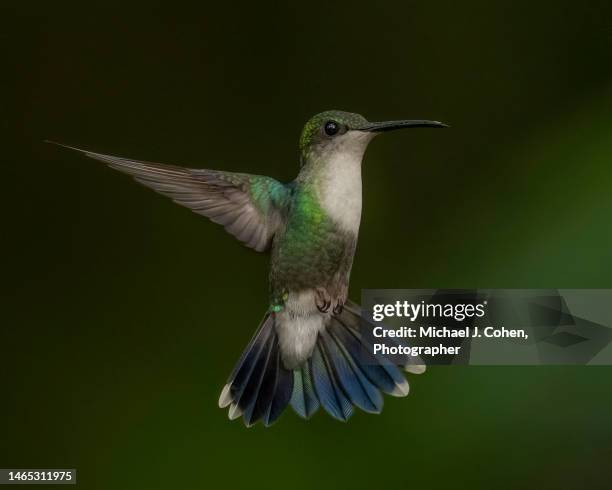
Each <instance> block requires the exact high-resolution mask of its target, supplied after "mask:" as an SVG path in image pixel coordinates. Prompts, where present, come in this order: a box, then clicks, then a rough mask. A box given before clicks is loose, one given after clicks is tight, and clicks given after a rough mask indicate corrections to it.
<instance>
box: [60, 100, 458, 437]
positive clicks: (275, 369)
mask: <svg viewBox="0 0 612 490" xmlns="http://www.w3.org/2000/svg"><path fill="white" fill-rule="evenodd" d="M415 127H432V128H442V127H446V125H445V124H443V123H440V122H437V121H424V120H403V121H386V122H369V121H367V120H366V119H365V118H364V117H362V116H360V115H358V114H352V113H348V112H343V111H327V112H322V113H321V114H317V115H316V116H314V117H313V118H311V119H310V120H309V121H308V122H307V123H306V125H305V126H304V129H303V131H302V134H301V137H300V141H299V151H300V170H299V174H298V176H297V177H296V179H295V180H293V181H292V182H290V183H288V184H283V183H281V182H279V181H277V180H275V179H273V178H270V177H264V176H260V175H250V174H244V173H233V172H225V171H219V170H206V169H190V168H183V167H178V166H173V165H163V164H158V163H150V162H143V161H137V160H129V159H126V158H120V157H114V156H110V155H103V154H100V153H94V152H91V151H87V150H81V149H78V148H73V147H67V148H70V149H73V150H77V151H79V152H81V153H83V154H84V155H86V156H88V157H90V158H93V159H96V160H100V161H102V162H104V163H106V164H107V165H108V166H109V167H111V168H114V169H116V170H119V171H121V172H124V173H126V174H129V175H131V176H132V177H133V178H134V179H135V180H136V181H138V182H140V183H141V184H143V185H145V186H147V187H150V188H151V189H154V190H156V191H158V192H160V193H161V194H164V195H166V196H168V197H170V198H171V199H172V200H173V201H174V202H176V203H178V204H181V205H183V206H186V207H188V208H190V209H192V210H193V211H195V212H196V213H198V214H201V215H203V216H206V217H208V218H210V219H211V220H212V221H214V222H215V223H219V224H221V225H223V226H224V227H225V229H226V230H227V231H228V232H229V233H231V234H232V235H234V236H235V237H236V238H238V240H240V241H242V242H243V243H244V244H245V245H246V246H248V247H251V248H253V249H255V250H256V251H258V252H270V254H271V262H270V276H269V284H270V289H269V294H270V295H269V305H268V309H267V311H266V313H265V315H264V318H263V320H262V321H261V323H260V325H259V328H258V329H257V331H256V333H255V335H254V336H253V338H252V339H251V341H250V342H249V344H248V345H247V347H246V349H245V350H244V352H243V353H242V356H241V357H240V359H239V360H238V363H237V364H236V366H235V367H234V370H233V371H232V373H231V375H230V376H229V379H228V380H227V383H226V384H225V386H224V387H223V390H222V392H221V396H220V398H219V406H220V407H222V408H224V407H228V406H229V418H230V419H232V420H233V419H236V418H238V417H240V416H242V417H243V419H244V422H245V424H246V425H247V426H251V425H253V424H255V423H256V422H257V421H258V420H262V421H263V423H264V425H266V426H268V425H270V424H272V423H273V422H274V421H275V420H276V419H277V418H278V417H279V416H280V415H281V413H282V412H283V410H284V409H285V408H286V407H287V405H289V404H290V405H291V406H292V407H293V409H294V410H295V412H296V413H297V414H298V415H300V416H301V417H304V418H309V417H310V416H311V415H312V414H313V413H315V412H316V411H317V410H318V408H319V407H320V406H323V408H324V409H325V410H326V411H327V412H328V413H329V414H330V415H332V416H333V417H334V418H336V419H339V420H342V421H346V420H348V418H349V417H350V416H351V414H352V413H353V409H354V406H356V407H359V408H361V409H362V410H364V411H366V412H370V413H380V411H381V410H382V406H383V398H382V394H381V392H384V393H387V394H390V395H393V396H405V395H407V394H408V382H407V380H406V379H405V377H404V375H403V374H402V372H401V370H400V367H403V368H404V369H405V370H406V371H407V372H412V373H421V372H423V371H424V370H425V367H424V366H423V365H422V364H415V363H414V361H410V360H408V359H406V362H405V363H403V364H402V365H401V366H399V367H398V366H397V365H396V364H394V363H392V362H391V361H390V360H389V359H387V358H385V357H383V356H378V355H374V354H373V351H372V349H371V345H369V340H368V337H367V336H366V335H365V330H364V328H365V327H364V326H363V323H362V321H361V312H360V307H359V306H358V305H357V304H355V303H353V302H352V301H350V300H349V299H348V287H349V276H350V272H351V267H352V264H353V257H354V254H355V248H356V245H357V235H358V232H359V224H360V220H361V162H362V158H363V155H364V152H365V150H366V147H367V146H368V143H369V142H370V141H371V140H372V139H373V138H374V137H375V136H376V135H378V134H380V133H381V132H385V131H391V130H395V129H400V128H415ZM56 144H57V143H56ZM61 146H65V145H61Z"/></svg>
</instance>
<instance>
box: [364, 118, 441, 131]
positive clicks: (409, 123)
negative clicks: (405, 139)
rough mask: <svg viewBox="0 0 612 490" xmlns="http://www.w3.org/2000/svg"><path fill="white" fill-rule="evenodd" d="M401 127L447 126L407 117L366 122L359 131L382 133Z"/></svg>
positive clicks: (437, 122)
mask: <svg viewBox="0 0 612 490" xmlns="http://www.w3.org/2000/svg"><path fill="white" fill-rule="evenodd" d="M403 128H448V126H447V125H446V124H444V123H441V122H439V121H426V120H423V119H409V120H404V121H382V122H368V123H366V124H364V125H363V126H361V127H360V128H357V129H359V131H370V132H372V133H382V132H383V131H393V130H395V129H403Z"/></svg>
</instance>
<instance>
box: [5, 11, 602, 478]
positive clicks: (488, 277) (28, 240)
mask: <svg viewBox="0 0 612 490" xmlns="http://www.w3.org/2000/svg"><path fill="white" fill-rule="evenodd" d="M0 18H1V19H2V21H1V22H2V24H3V26H2V29H0V41H1V44H2V50H3V52H4V54H3V55H2V60H3V65H4V66H3V76H2V79H1V80H0V84H1V89H2V96H0V103H1V106H0V109H1V112H2V114H3V115H2V116H0V129H1V130H2V133H3V135H4V136H5V137H6V140H5V142H4V143H3V147H4V148H3V150H4V151H3V156H2V162H1V164H2V172H3V175H4V182H5V185H4V186H3V189H2V193H1V196H2V201H3V202H2V204H3V209H4V213H3V216H4V218H3V226H2V240H1V243H2V247H3V253H2V256H3V258H4V260H3V267H2V271H3V272H2V279H3V280H2V285H3V293H2V312H3V315H2V324H1V329H0V380H1V387H2V395H1V396H2V403H1V404H0V417H1V419H2V421H3V430H2V435H1V437H0V466H2V467H4V468H77V471H78V479H79V486H80V487H81V488H87V489H108V488H113V489H158V488H159V489H170V488H181V489H194V488H205V487H207V486H210V487H214V486H223V487H228V488H241V487H247V486H248V487H249V488H264V487H265V488H284V489H296V490H297V489H302V488H304V489H306V488H308V489H312V488H318V489H327V488H354V489H366V488H383V487H384V486H388V485H393V484H397V485H400V486H401V488H408V487H409V486H412V485H416V484H424V485H428V486H432V487H446V488H448V487H451V486H452V487H467V486H468V485H469V486H470V487H471V488H491V487H503V486H507V487H516V486H519V485H520V487H521V488H585V487H587V486H590V487H591V488H599V487H605V486H606V485H607V484H609V478H610V476H612V475H611V473H612V471H611V470H610V465H609V462H610V458H611V457H612V420H611V418H610V413H611V409H612V389H611V387H612V385H611V380H610V378H611V375H612V368H596V367H588V368H587V367H537V368H536V367H534V368H519V367H508V368H502V367H481V368H475V367H448V366H441V367H435V368H432V369H430V370H429V371H428V372H427V373H426V374H425V375H423V376H421V377H418V378H415V377H412V378H411V381H412V386H411V394H410V396H409V397H408V398H406V399H392V398H387V399H386V407H385V410H384V411H383V413H382V415H380V416H372V415H367V414H363V413H357V414H356V415H355V416H354V417H353V419H352V420H351V421H350V422H349V423H348V424H342V423H338V422H335V421H333V420H332V419H331V418H330V417H329V416H327V415H326V414H324V413H318V414H317V415H316V416H315V417H314V418H313V419H312V420H310V421H309V422H304V421H303V420H301V419H299V418H298V417H297V416H296V415H294V414H293V413H292V412H291V411H290V410H288V411H287V412H286V413H285V414H284V415H283V417H282V418H281V419H280V420H279V422H278V423H277V424H276V425H274V426H273V427H272V428H270V429H267V430H265V429H264V428H263V427H261V426H256V427H254V428H251V429H248V430H247V429H246V428H245V427H244V426H243V425H242V424H241V423H240V422H233V423H232V422H230V421H229V420H227V414H226V411H225V410H220V409H218V408H217V399H218V395H219V391H220V389H221V387H222V386H223V384H224V382H225V379H226V377H227V375H228V374H229V372H230V370H231V368H232V367H233V365H234V363H235V361H236V360H237V358H238V356H239V355H240V353H241V352H242V349H243V348H244V346H245V345H246V343H247V341H248V340H249V338H250V336H251V334H252V333H253V331H254V329H255V328H256V326H257V324H258V322H259V320H260V318H261V316H262V314H263V312H264V310H265V308H266V306H267V304H266V301H267V276H266V274H267V269H266V268H267V257H266V256H263V255H258V254H256V253H255V252H253V251H251V250H249V249H246V248H244V247H243V246H241V245H240V244H239V243H238V242H237V241H236V240H235V239H234V238H232V237H231V236H229V235H228V234H226V233H225V232H224V231H223V230H222V229H221V228H219V227H218V226H217V225H214V224H212V223H210V222H208V221H206V220H205V219H203V218H202V217H199V216H197V215H195V214H192V213H191V212H190V211H188V210H186V209H184V208H181V207H179V206H176V205H174V204H172V203H171V202H170V201H169V200H168V199H166V198H164V197H162V196H159V195H157V194H155V193H153V192H152V191H150V190H147V189H145V188H143V187H140V186H138V185H137V184H135V183H134V182H133V181H131V180H130V179H129V178H127V177H126V176H124V175H121V174H119V173H117V172H114V171H112V170H110V169H107V168H105V167H104V166H103V165H101V164H99V163H98V162H94V161H91V160H88V159H86V158H84V157H82V156H80V155H79V154H77V153H73V152H70V151H68V150H63V149H61V148H57V147H52V146H50V145H45V144H43V143H42V141H43V140H44V139H52V140H57V141H61V142H64V143H66V144H71V145H75V146H80V147H84V148H88V149H91V150H94V151H100V152H104V153H110V154H114V155H121V156H128V157H132V158H136V159H144V160H153V161H159V162H166V163H176V164H181V165H185V166H192V167H208V168H215V169H222V170H236V171H243V172H252V173H261V174H267V175H271V176H274V177H276V178H278V179H280V180H283V181H288V180H291V179H292V178H293V177H294V176H295V174H296V172H297V169H298V166H297V139H298V135H299V133H300V130H301V127H302V125H303V124H304V122H305V121H306V120H307V119H308V118H309V117H310V116H311V115H313V114H315V113H317V112H320V111H322V110H326V109H343V110H348V111H353V112H358V113H361V114H364V115H365V116H366V117H367V118H369V119H372V120H381V119H395V118H398V119H399V118H427V119H438V120H441V121H445V122H447V123H449V124H450V125H451V126H452V128H451V129H449V130H445V131H429V130H414V131H405V132H401V133H394V134H388V135H385V136H384V137H381V138H378V139H377V140H376V141H375V142H374V143H372V145H371V146H370V148H369V150H368V152H367V154H366V158H365V162H364V166H363V178H364V212H363V221H362V228H361V236H360V242H359V247H358V251H357V256H356V260H355V265H354V268H353V276H352V284H351V296H352V298H353V299H355V300H359V297H360V290H361V288H612V277H611V276H610V270H611V268H612V223H611V220H610V216H612V195H611V193H610V189H611V187H612V165H611V164H612V138H611V135H612V117H611V115H612V63H611V62H610V61H611V60H610V53H612V20H611V19H612V3H610V2H609V1H607V0H601V1H597V0H590V1H585V2H576V1H569V0H568V1H565V0H554V1H553V0H541V1H538V2H533V1H523V0H520V1H516V0H513V1H495V2H490V1H484V0H475V1H470V0H467V1H464V2H451V1H436V2H424V1H397V2H396V1H387V2H379V3H376V2H359V1H353V2H350V3H346V2H344V3H338V4H332V3H330V2H319V3H318V2H306V3H304V2H302V3H294V4H286V3H282V2H215V3H210V2H190V3H181V2H171V3H170V2H169V3H167V4H166V5H161V4H158V3H156V2H146V3H142V4H140V5H136V4H132V5H131V6H128V5H125V4H123V5H117V6H113V5H111V4H110V3H108V2H104V4H103V6H93V5H89V4H87V5H85V4H83V3H82V2H73V3H65V2H53V3H51V2H29V3H28V4H27V5H26V4H22V5H20V4H17V3H12V5H11V4H9V2H6V3H4V4H3V5H2V7H0Z"/></svg>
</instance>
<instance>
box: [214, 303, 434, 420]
mask: <svg viewBox="0 0 612 490" xmlns="http://www.w3.org/2000/svg"><path fill="white" fill-rule="evenodd" d="M275 319H276V316H275V313H268V314H267V315H266V316H265V317H264V319H263V321H262V323H261V325H260V327H259V329H258V330H257V332H256V334H255V335H254V336H253V338H252V339H251V341H250V342H249V344H248V346H247V348H246V349H245V350H244V352H243V354H242V356H241V357H240V359H239V361H238V363H237V364H236V367H235V368H234V370H233V372H232V374H231V375H230V377H229V379H228V381H227V384H226V385H225V387H224V388H223V391H222V393H221V397H220V398H219V406H220V407H227V406H229V407H230V408H229V417H230V419H235V418H238V417H240V416H242V417H243V419H244V422H245V424H246V425H247V426H251V425H253V424H255V423H256V422H257V421H259V420H262V422H263V424H264V425H265V426H269V425H270V424H272V423H273V422H274V421H276V420H277V419H278V417H279V416H280V415H281V413H282V412H283V411H284V409H285V408H286V407H287V405H289V404H291V406H292V407H293V409H294V411H295V412H296V413H297V414H298V415H299V416H300V417H303V418H305V419H308V418H310V417H311V416H312V415H313V414H314V413H315V412H316V411H317V410H318V409H319V407H321V406H322V407H323V408H324V409H325V411H327V412H328V413H329V414H330V415H331V416H332V417H334V418H336V419H338V420H342V421H347V420H348V419H349V418H350V416H351V415H352V414H353V411H354V407H358V408H360V409H361V410H363V411H365V412H368V413H380V412H381V410H382V408H383V396H382V393H386V394H389V395H392V396H400V397H401V396H406V395H407V394H408V388H409V387H408V381H407V380H406V378H405V377H404V374H403V373H402V371H401V369H400V368H402V367H403V368H404V370H405V371H407V372H411V373H416V374H420V373H422V372H423V371H424V370H425V366H424V365H423V364H422V363H419V362H418V360H417V362H415V361H414V360H412V361H409V360H408V359H406V362H405V363H404V364H403V365H401V366H399V367H398V366H396V365H395V364H394V363H393V362H391V361H390V360H389V359H387V358H386V357H384V356H380V355H374V354H373V350H372V345H371V341H370V340H369V337H368V336H367V335H365V331H364V327H363V324H362V320H361V311H360V308H359V306H358V305H356V304H355V303H352V302H348V303H347V304H346V305H345V308H344V309H343V311H342V312H341V313H340V314H339V315H336V316H331V317H330V319H329V322H328V323H327V325H326V327H325V329H324V330H322V331H321V332H320V333H319V335H318V337H317V342H316V345H315V348H314V351H313V353H312V356H311V357H310V359H308V360H307V361H306V362H304V363H303V364H302V365H301V366H300V367H299V368H296V369H293V370H288V369H286V368H285V367H284V366H283V360H282V358H281V353H280V350H279V343H278V336H277V333H276V330H275V327H274V322H275Z"/></svg>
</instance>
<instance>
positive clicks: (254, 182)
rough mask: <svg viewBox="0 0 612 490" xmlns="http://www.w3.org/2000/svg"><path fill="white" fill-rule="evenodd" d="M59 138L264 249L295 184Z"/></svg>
mask: <svg viewBox="0 0 612 490" xmlns="http://www.w3.org/2000/svg"><path fill="white" fill-rule="evenodd" d="M49 143H53V142H49ZM54 144H58V145H60V146H63V147H65V148H69V149H71V150H76V151H79V152H81V153H83V154H84V155H86V156H88V157H90V158H93V159H95V160H100V161H102V162H104V163H106V164H107V165H108V166H109V167H111V168H114V169H115V170H119V171H121V172H124V173H126V174H129V175H131V176H132V177H133V178H134V179H135V180H136V181H137V182H140V183H141V184H143V185H145V186H147V187H150V188H151V189H153V190H156V191H157V192H159V193H161V194H164V195H166V196H168V197H170V198H171V199H172V200H173V201H174V202H176V203H178V204H181V205H183V206H186V207H188V208H189V209H191V210H192V211H194V212H196V213H198V214H201V215H203V216H206V217H207V218H210V219H211V220H212V221H214V222H215V223H219V224H220V225H223V226H224V227H225V229H226V230H227V231H228V232H229V233H231V234H232V235H234V236H235V237H236V238H238V240H240V241H241V242H243V243H245V244H246V245H247V246H248V247H251V248H253V249H255V250H257V251H258V252H263V251H264V250H266V249H267V248H268V247H269V246H270V243H271V241H272V237H273V236H274V233H275V232H276V231H277V229H278V227H279V225H280V224H281V222H282V219H283V216H284V213H285V212H286V209H287V206H288V203H289V197H290V188H289V187H288V186H286V185H284V184H281V183H280V182H278V181H277V180H275V179H272V178H270V177H264V176H260V175H250V174H241V173H233V172H221V171H218V170H206V169H192V168H184V167H177V166H174V165H164V164H161V163H151V162H142V161H138V160H128V159H127V158H120V157H114V156H110V155H103V154H101V153H94V152H91V151H87V150H81V149H79V148H74V147H71V146H66V145H61V144H59V143H54Z"/></svg>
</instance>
